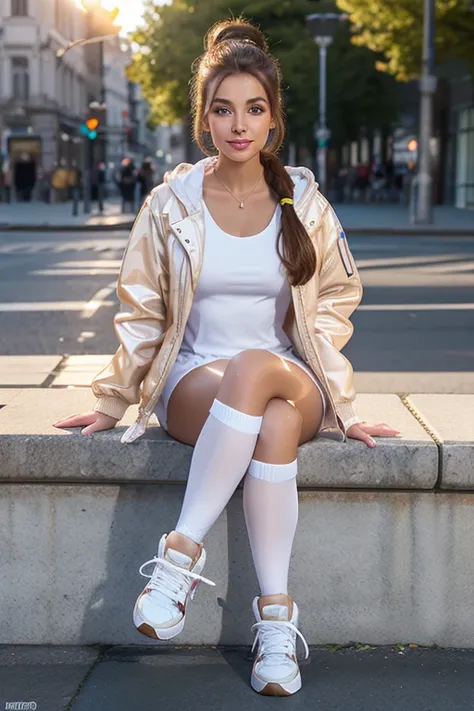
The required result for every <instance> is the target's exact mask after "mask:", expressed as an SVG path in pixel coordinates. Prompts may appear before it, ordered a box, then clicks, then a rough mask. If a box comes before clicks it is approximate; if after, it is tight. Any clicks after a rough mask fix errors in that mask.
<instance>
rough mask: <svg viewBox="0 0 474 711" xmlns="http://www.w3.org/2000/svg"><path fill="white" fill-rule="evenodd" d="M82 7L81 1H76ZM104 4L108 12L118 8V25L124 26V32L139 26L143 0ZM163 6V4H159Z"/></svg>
mask: <svg viewBox="0 0 474 711" xmlns="http://www.w3.org/2000/svg"><path fill="white" fill-rule="evenodd" d="M76 3H77V5H78V6H79V7H80V6H81V0H76ZM102 4H103V6H104V7H106V8H107V9H108V10H112V9H113V8H114V7H118V8H119V10H120V14H119V16H118V17H117V24H118V25H121V26H122V28H123V29H122V32H123V33H126V32H131V31H132V30H134V29H135V27H136V26H137V25H138V24H139V22H140V20H141V17H142V13H143V0H102ZM159 4H161V3H159Z"/></svg>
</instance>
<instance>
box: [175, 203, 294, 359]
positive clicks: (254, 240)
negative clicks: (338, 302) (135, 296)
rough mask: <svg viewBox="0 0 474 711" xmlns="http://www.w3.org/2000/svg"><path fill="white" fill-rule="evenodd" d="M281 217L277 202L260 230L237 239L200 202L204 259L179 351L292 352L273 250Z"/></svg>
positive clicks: (287, 294)
mask: <svg viewBox="0 0 474 711" xmlns="http://www.w3.org/2000/svg"><path fill="white" fill-rule="evenodd" d="M280 218H281V207H280V205H277V207H276V209H275V212H274V214H273V217H272V219H271V222H270V223H269V225H267V227H266V228H265V229H264V230H263V231H262V232H259V233H258V234H256V235H252V236H250V237H236V236H233V235H230V234H228V233H227V232H224V231H223V230H221V229H220V227H219V226H218V225H217V224H216V223H215V221H214V220H213V218H212V216H211V214H210V212H209V210H208V209H207V206H206V205H205V203H204V219H205V235H206V241H205V249H204V260H203V265H202V271H201V274H200V277H199V282H198V286H197V289H196V294H195V297H194V301H193V305H192V308H191V312H190V315H189V318H188V321H187V324H186V329H185V333H184V339H183V343H182V345H181V349H180V352H181V353H189V354H196V355H200V356H209V355H213V356H221V357H227V358H230V357H232V356H234V355H235V354H236V353H239V352H240V351H241V350H246V349H249V348H261V349H266V350H269V351H272V352H274V353H277V354H279V355H284V354H287V353H288V352H289V351H290V350H291V348H292V344H291V341H290V340H289V339H288V337H287V335H286V334H285V332H284V331H283V328H282V325H283V321H284V318H285V315H286V312H287V310H288V306H289V305H290V300H291V290H290V286H289V284H288V280H287V278H286V275H285V271H284V268H283V265H282V264H281V260H280V257H279V256H278V253H277V250H276V243H277V236H278V231H279V228H280Z"/></svg>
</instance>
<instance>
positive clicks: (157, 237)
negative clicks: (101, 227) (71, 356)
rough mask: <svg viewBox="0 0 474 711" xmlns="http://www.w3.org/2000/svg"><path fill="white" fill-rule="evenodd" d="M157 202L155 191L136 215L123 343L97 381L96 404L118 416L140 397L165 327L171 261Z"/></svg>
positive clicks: (120, 319) (124, 295) (120, 329)
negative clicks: (166, 293)
mask: <svg viewBox="0 0 474 711" xmlns="http://www.w3.org/2000/svg"><path fill="white" fill-rule="evenodd" d="M155 202H156V199H155V191H153V192H152V193H150V195H148V197H147V198H146V200H145V202H144V203H143V205H142V207H141V210H140V212H139V213H138V215H137V218H136V220H135V222H134V225H133V227H132V231H131V234H130V238H129V241H128V244H127V248H126V250H125V254H124V257H123V260H122V265H121V269H120V273H119V278H118V283H117V295H118V298H119V300H120V302H121V308H120V312H119V313H118V314H116V316H115V318H114V328H115V333H116V335H117V338H118V341H119V344H120V345H119V347H118V349H117V352H116V353H115V355H114V356H113V358H112V360H111V361H110V363H109V365H107V367H106V368H104V369H103V370H102V371H101V372H100V373H99V374H98V375H97V376H96V377H95V378H94V380H93V381H92V391H93V393H94V395H95V396H96V397H97V398H98V401H97V403H96V405H95V407H94V410H97V411H98V412H103V413H105V414H106V415H110V416H111V417H115V418H117V419H118V420H120V419H121V418H122V417H123V415H124V414H125V412H126V410H127V408H128V407H129V405H132V404H134V403H137V402H139V400H140V384H141V382H142V380H143V378H144V377H145V375H146V373H147V372H148V370H149V369H150V366H151V364H152V362H153V359H154V357H155V355H156V353H157V352H158V350H159V348H160V346H161V344H162V342H163V340H164V336H165V333H166V302H165V297H164V294H165V283H166V275H167V267H166V257H165V250H164V247H163V238H162V235H161V234H160V229H159V224H157V217H156V212H155V211H156V210H158V207H157V206H156V205H155V204H154V203H155Z"/></svg>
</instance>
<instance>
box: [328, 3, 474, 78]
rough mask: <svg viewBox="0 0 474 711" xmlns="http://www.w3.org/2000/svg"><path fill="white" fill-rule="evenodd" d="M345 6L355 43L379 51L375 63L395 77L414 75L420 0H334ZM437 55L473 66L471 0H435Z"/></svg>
mask: <svg viewBox="0 0 474 711" xmlns="http://www.w3.org/2000/svg"><path fill="white" fill-rule="evenodd" d="M336 1H337V4H338V6H339V8H340V9H341V10H343V11H344V12H347V13H348V14H349V16H350V20H351V23H352V27H353V35H352V41H353V43H354V44H356V45H359V46H363V47H368V48H369V49H371V50H373V51H374V52H380V53H382V54H383V55H384V56H385V59H384V60H382V61H380V63H379V65H378V66H379V68H380V69H383V70H385V71H387V72H389V73H390V74H393V75H394V76H395V77H396V78H397V79H399V80H404V81H406V80H409V79H414V78H416V77H417V76H419V73H420V69H421V59H422V46H423V0H336ZM435 8H436V12H435V24H436V36H435V50H436V60H437V62H438V63H441V62H443V61H445V60H447V59H458V60H461V61H463V62H464V63H465V64H466V65H467V66H468V67H469V68H470V69H471V71H472V70H473V69H474V12H473V3H472V0H435Z"/></svg>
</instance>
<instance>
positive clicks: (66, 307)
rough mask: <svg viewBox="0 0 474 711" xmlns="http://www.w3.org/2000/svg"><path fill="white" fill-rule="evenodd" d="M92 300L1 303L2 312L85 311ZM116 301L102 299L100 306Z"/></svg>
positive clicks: (109, 304)
mask: <svg viewBox="0 0 474 711" xmlns="http://www.w3.org/2000/svg"><path fill="white" fill-rule="evenodd" d="M90 304H91V302H90V301H89V302H88V303H87V302H85V301H27V302H25V301H19V302H16V303H3V304H2V303H0V313H1V312H5V313H16V312H19V311H23V312H28V311H31V312H33V311H85V310H86V309H87V308H88V307H89V308H90ZM114 305H116V302H115V301H101V302H100V304H99V306H114Z"/></svg>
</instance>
